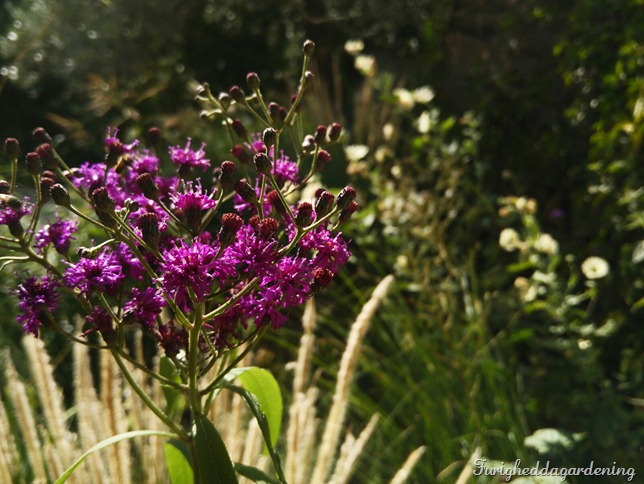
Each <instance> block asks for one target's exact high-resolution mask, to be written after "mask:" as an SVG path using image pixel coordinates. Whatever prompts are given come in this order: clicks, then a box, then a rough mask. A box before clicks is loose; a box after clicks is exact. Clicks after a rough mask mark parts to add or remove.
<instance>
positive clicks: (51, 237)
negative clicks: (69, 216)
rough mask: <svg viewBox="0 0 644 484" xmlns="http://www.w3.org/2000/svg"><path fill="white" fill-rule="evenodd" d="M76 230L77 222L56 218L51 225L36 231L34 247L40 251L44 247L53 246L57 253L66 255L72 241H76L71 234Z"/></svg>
mask: <svg viewBox="0 0 644 484" xmlns="http://www.w3.org/2000/svg"><path fill="white" fill-rule="evenodd" d="M77 230H78V222H77V221H75V220H62V219H60V218H58V219H57V220H56V221H55V222H54V223H53V224H51V225H45V226H44V227H43V228H41V229H40V230H39V231H38V233H37V234H36V243H35V244H34V247H35V248H36V249H39V251H41V250H42V249H43V248H44V247H45V246H47V245H49V244H53V245H54V248H55V249H56V250H57V251H58V252H59V253H61V254H67V252H69V246H70V244H71V241H72V239H74V240H75V239H76V238H75V237H72V234H73V233H74V232H76V231H77Z"/></svg>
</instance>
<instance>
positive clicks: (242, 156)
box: [230, 145, 252, 165]
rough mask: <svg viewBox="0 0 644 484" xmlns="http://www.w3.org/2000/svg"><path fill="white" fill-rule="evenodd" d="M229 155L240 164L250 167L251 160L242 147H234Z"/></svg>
mask: <svg viewBox="0 0 644 484" xmlns="http://www.w3.org/2000/svg"><path fill="white" fill-rule="evenodd" d="M230 154H231V155H233V156H234V157H235V158H237V159H238V160H239V162H240V163H244V164H245V165H250V164H251V162H252V160H251V158H250V155H249V154H248V152H247V151H246V149H245V148H244V147H243V146H242V145H235V146H233V148H232V149H231V150H230Z"/></svg>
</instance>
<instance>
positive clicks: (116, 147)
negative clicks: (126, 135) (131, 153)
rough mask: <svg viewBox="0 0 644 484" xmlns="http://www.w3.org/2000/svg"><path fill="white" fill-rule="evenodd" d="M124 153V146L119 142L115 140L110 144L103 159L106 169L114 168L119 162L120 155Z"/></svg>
mask: <svg viewBox="0 0 644 484" xmlns="http://www.w3.org/2000/svg"><path fill="white" fill-rule="evenodd" d="M123 153H125V145H124V144H123V143H121V142H120V141H118V140H116V141H114V142H113V143H111V144H110V147H109V149H108V151H107V156H106V157H105V164H106V165H107V166H108V167H112V166H115V165H116V163H117V162H118V161H119V158H120V157H121V155H123Z"/></svg>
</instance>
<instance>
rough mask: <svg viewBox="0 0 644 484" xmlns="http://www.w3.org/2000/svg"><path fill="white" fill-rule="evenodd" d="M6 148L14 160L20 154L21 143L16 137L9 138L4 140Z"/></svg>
mask: <svg viewBox="0 0 644 484" xmlns="http://www.w3.org/2000/svg"><path fill="white" fill-rule="evenodd" d="M4 150H5V152H6V153H7V155H8V156H9V158H11V159H12V160H15V159H17V158H18V157H19V156H20V143H18V140H17V139H16V138H7V139H6V140H5V142H4Z"/></svg>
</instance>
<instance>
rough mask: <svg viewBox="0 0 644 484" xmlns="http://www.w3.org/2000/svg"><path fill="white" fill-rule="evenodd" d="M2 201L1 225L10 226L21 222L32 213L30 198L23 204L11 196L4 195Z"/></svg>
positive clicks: (0, 210)
mask: <svg viewBox="0 0 644 484" xmlns="http://www.w3.org/2000/svg"><path fill="white" fill-rule="evenodd" d="M4 197H5V198H3V199H0V225H9V224H12V223H16V222H18V221H20V219H21V218H22V217H24V216H25V215H28V214H30V213H31V204H30V203H28V202H29V198H28V197H25V198H24V200H23V201H22V202H21V201H20V200H19V199H18V198H16V197H14V196H11V195H4Z"/></svg>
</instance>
